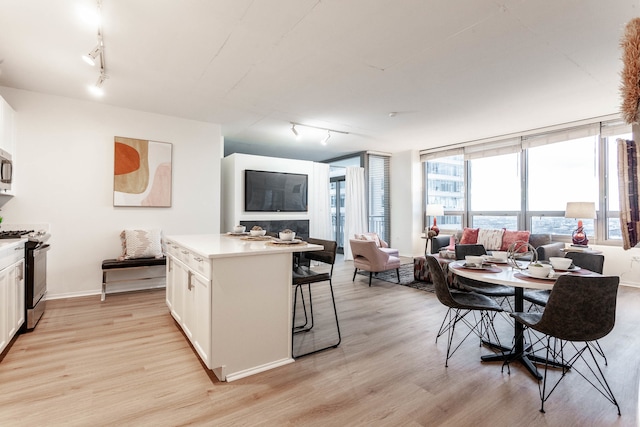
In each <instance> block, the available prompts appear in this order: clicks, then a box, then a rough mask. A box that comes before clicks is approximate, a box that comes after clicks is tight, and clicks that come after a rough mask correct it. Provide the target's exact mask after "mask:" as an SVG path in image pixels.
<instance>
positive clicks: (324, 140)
mask: <svg viewBox="0 0 640 427" xmlns="http://www.w3.org/2000/svg"><path fill="white" fill-rule="evenodd" d="M329 138H331V132H330V131H327V136H325V137H324V139H323V140H322V141H320V143H321V144H322V145H327V142H329Z"/></svg>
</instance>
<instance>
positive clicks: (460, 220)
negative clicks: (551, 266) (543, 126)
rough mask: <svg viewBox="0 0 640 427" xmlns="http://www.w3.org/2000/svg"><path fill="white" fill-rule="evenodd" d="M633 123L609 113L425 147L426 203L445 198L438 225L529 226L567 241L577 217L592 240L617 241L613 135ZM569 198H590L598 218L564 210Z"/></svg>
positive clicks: (624, 133) (620, 135)
mask: <svg viewBox="0 0 640 427" xmlns="http://www.w3.org/2000/svg"><path fill="white" fill-rule="evenodd" d="M630 131H631V129H630V126H628V125H625V124H622V123H618V122H613V121H610V122H602V123H591V124H586V125H582V126H575V127H569V126H568V127H567V128H565V129H560V128H554V129H553V130H551V131H549V132H545V133H543V132H540V133H536V134H534V133H528V134H526V135H525V134H523V135H522V136H519V137H511V138H509V139H505V140H499V141H495V140H493V141H490V142H486V143H483V144H478V143H477V142H476V143H474V144H469V145H464V144H462V145H461V146H460V147H458V148H448V149H447V151H442V152H440V153H438V152H437V151H435V150H434V151H429V150H426V151H425V152H423V153H421V158H422V161H423V162H424V176H425V186H424V188H425V197H424V201H425V210H426V205H428V204H442V205H444V206H445V216H444V217H443V218H438V222H439V224H440V225H441V229H460V228H462V227H465V226H467V227H482V228H506V229H526V230H530V231H531V232H533V233H549V234H553V235H554V236H555V237H554V239H555V240H561V241H567V242H568V241H570V235H571V233H572V232H573V230H575V228H576V225H577V220H582V221H583V224H584V227H585V231H586V232H587V236H588V238H589V240H590V242H591V243H596V241H597V243H600V244H602V243H606V242H610V243H611V244H618V243H619V242H620V240H621V238H622V236H621V232H620V221H619V209H620V208H619V201H618V167H617V142H616V140H617V139H618V138H622V139H630V138H631V134H630V133H629V132H630ZM453 152H455V155H452V154H451V153H453ZM567 202H594V203H595V206H596V211H597V214H596V215H597V218H596V219H593V218H565V216H564V215H565V209H566V204H567ZM425 225H426V226H428V224H427V223H426V222H425Z"/></svg>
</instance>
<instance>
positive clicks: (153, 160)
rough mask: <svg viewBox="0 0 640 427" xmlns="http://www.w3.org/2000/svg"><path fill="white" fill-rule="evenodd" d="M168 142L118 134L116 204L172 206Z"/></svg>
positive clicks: (116, 139) (115, 149)
mask: <svg viewBox="0 0 640 427" xmlns="http://www.w3.org/2000/svg"><path fill="white" fill-rule="evenodd" d="M171 151H172V145H171V144H170V143H168V142H158V141H147V140H145V139H134V138H124V137H120V136H116V137H115V144H114V161H113V206H148V207H171Z"/></svg>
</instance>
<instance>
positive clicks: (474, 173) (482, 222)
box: [468, 153, 521, 230]
mask: <svg viewBox="0 0 640 427" xmlns="http://www.w3.org/2000/svg"><path fill="white" fill-rule="evenodd" d="M468 164H469V208H470V209H469V210H470V217H471V220H470V223H471V225H472V226H473V227H475V228H478V227H481V228H503V227H504V228H507V229H508V230H517V229H518V213H519V212H520V207H521V197H520V193H521V190H520V186H521V185H520V182H521V179H520V154H519V153H512V154H504V155H499V156H489V157H481V158H478V159H472V160H470V161H469V162H468ZM499 212H501V213H504V214H503V215H496V213H499Z"/></svg>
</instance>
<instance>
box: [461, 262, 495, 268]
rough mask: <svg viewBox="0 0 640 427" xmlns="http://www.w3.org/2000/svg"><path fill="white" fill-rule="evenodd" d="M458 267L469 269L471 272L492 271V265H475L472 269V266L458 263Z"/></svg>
mask: <svg viewBox="0 0 640 427" xmlns="http://www.w3.org/2000/svg"><path fill="white" fill-rule="evenodd" d="M457 266H458V267H461V268H468V269H469V270H489V269H491V264H486V263H485V264H482V265H481V266H475V265H474V266H473V267H471V266H469V265H467V263H466V262H464V263H457Z"/></svg>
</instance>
